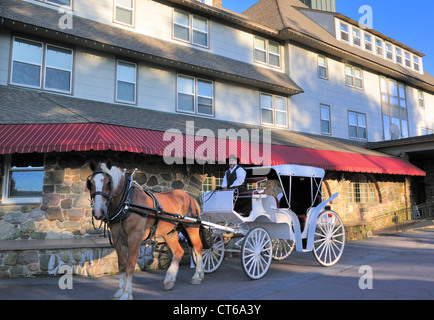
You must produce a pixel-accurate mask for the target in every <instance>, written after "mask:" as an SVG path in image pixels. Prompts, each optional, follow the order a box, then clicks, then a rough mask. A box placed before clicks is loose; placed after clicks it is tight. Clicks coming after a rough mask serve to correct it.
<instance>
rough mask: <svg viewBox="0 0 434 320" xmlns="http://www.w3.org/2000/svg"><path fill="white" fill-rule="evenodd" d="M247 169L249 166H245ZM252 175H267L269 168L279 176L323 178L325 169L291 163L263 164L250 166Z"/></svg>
mask: <svg viewBox="0 0 434 320" xmlns="http://www.w3.org/2000/svg"><path fill="white" fill-rule="evenodd" d="M246 169H249V168H246ZM250 169H251V170H252V174H253V175H254V176H264V175H267V173H268V172H269V170H274V171H275V172H276V173H277V174H278V175H279V176H298V177H315V178H324V175H325V171H324V169H321V168H316V167H308V166H299V165H293V164H282V165H277V166H263V167H260V168H255V167H253V168H250Z"/></svg>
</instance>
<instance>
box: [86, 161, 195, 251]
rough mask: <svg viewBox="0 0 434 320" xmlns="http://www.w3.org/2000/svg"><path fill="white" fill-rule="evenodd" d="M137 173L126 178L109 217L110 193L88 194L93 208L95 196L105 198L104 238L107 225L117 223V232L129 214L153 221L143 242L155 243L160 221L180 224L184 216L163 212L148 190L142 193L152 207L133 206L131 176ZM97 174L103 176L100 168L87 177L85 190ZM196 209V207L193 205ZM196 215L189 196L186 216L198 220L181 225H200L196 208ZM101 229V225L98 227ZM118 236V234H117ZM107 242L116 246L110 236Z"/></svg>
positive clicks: (133, 188) (102, 221)
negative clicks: (150, 200)
mask: <svg viewBox="0 0 434 320" xmlns="http://www.w3.org/2000/svg"><path fill="white" fill-rule="evenodd" d="M136 171H137V169H135V170H134V171H133V173H132V174H131V175H130V176H129V177H128V178H126V182H125V186H124V188H123V191H122V200H121V202H120V204H119V206H118V208H116V210H115V211H114V213H113V214H112V215H110V210H109V207H110V204H111V199H112V193H110V194H107V193H105V192H102V191H96V192H93V193H90V198H91V206H92V207H93V199H94V198H95V196H97V195H101V196H102V197H104V198H106V199H107V201H106V206H107V214H105V215H104V217H102V218H101V219H100V220H101V224H102V223H104V224H105V225H104V236H105V231H106V227H107V225H109V226H110V225H111V224H116V223H119V231H120V230H121V227H122V221H123V220H125V219H126V218H128V217H129V216H130V214H131V213H136V214H138V215H140V216H142V217H145V218H147V217H150V218H153V219H154V224H153V225H152V226H151V229H150V232H149V235H148V237H147V239H146V240H145V241H149V240H150V241H155V232H156V229H157V226H158V223H159V221H160V220H163V221H167V222H171V223H174V224H177V223H179V222H181V220H183V219H184V216H182V215H180V214H177V213H170V212H167V211H164V209H163V207H162V206H161V204H160V202H159V201H158V199H157V197H156V196H155V195H154V194H153V193H152V192H151V191H150V190H148V189H146V188H143V191H144V192H145V193H146V194H147V195H148V196H149V197H150V198H151V199H152V202H153V207H152V208H150V207H146V206H142V205H138V204H134V203H132V202H131V200H132V198H133V195H134V191H135V185H134V183H133V176H134V173H135V172H136ZM99 173H103V174H105V172H104V171H102V169H101V168H98V169H97V170H96V171H95V172H93V173H92V174H91V175H90V176H89V177H87V188H88V189H89V190H90V178H91V177H93V176H95V175H96V174H99ZM124 173H125V169H124ZM195 207H196V205H195ZM195 209H196V214H193V208H192V201H191V196H190V206H189V210H188V213H187V215H186V216H190V217H192V218H194V219H198V220H196V222H191V221H183V222H182V223H183V224H198V225H200V220H199V215H197V212H198V208H197V207H196V208H195ZM92 225H93V226H94V228H95V229H96V227H95V224H94V215H93V214H92ZM100 227H101V225H100ZM118 234H119V233H118ZM119 238H120V237H118V239H117V241H119ZM109 240H110V244H111V245H112V246H116V244H117V241H116V244H114V245H113V242H112V240H111V237H110V234H109Z"/></svg>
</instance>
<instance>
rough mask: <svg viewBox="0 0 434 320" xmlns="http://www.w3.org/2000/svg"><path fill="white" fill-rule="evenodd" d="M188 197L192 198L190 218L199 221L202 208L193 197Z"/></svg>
mask: <svg viewBox="0 0 434 320" xmlns="http://www.w3.org/2000/svg"><path fill="white" fill-rule="evenodd" d="M188 197H189V198H190V205H189V208H188V216H190V217H192V218H195V219H199V218H200V207H199V204H198V203H197V201H196V199H194V198H193V197H192V196H191V195H189V194H188Z"/></svg>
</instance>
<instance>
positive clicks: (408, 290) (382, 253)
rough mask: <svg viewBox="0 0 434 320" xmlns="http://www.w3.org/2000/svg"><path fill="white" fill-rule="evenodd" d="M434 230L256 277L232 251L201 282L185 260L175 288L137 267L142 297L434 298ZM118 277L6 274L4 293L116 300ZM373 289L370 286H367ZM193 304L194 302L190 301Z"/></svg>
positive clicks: (309, 258) (367, 242)
mask: <svg viewBox="0 0 434 320" xmlns="http://www.w3.org/2000/svg"><path fill="white" fill-rule="evenodd" d="M433 271H434V228H427V229H421V230H416V231H410V232H404V233H397V234H394V235H382V236H377V237H373V238H370V239H364V240H359V241H354V242H348V243H347V244H346V247H345V251H344V254H343V256H342V258H341V260H340V261H339V263H338V264H337V265H335V266H333V267H329V268H325V267H322V266H320V265H319V264H318V263H317V262H316V260H315V258H314V257H313V255H312V254H311V253H297V252H294V253H292V254H291V255H290V256H289V257H288V258H287V259H286V260H284V261H281V262H273V263H272V264H271V267H270V269H269V271H268V273H267V275H266V276H265V277H264V278H263V279H261V280H256V281H252V280H249V279H248V278H247V277H246V276H245V275H244V273H243V271H242V268H241V264H240V259H239V258H238V257H227V258H225V261H224V262H223V264H222V266H221V267H220V269H219V270H217V271H216V272H215V273H213V274H210V275H206V277H205V280H204V282H203V284H202V285H201V286H192V285H190V284H189V280H190V277H191V276H192V275H193V270H190V269H189V268H188V267H187V266H181V267H180V270H179V274H178V280H177V284H176V286H175V288H174V289H173V290H172V291H169V292H166V291H163V290H162V288H163V279H164V275H165V271H164V270H159V271H152V272H137V273H136V274H135V278H134V290H133V293H134V298H135V299H146V300H195V301H198V300H225V301H227V300H244V301H246V302H247V301H248V302H250V303H252V300H269V299H270V300H294V299H303V300H304V299H337V300H343V299H345V300H363V299H369V300H372V299H374V300H376V299H393V300H395V299H410V300H413V299H415V300H419V299H423V300H433V299H434V272H433ZM118 279H119V277H118V276H117V275H115V276H109V277H103V278H96V279H90V278H79V277H74V278H73V283H72V284H73V288H72V289H71V290H69V289H64V290H62V289H60V288H59V278H50V277H36V278H15V279H13V278H3V279H1V278H0V299H20V300H23V299H68V300H70V299H85V300H86V299H104V300H106V299H111V298H112V295H113V294H114V292H115V291H116V289H117V286H118ZM362 288H365V289H362ZM190 303H191V302H190Z"/></svg>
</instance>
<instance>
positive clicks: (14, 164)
mask: <svg viewBox="0 0 434 320" xmlns="http://www.w3.org/2000/svg"><path fill="white" fill-rule="evenodd" d="M43 181H44V155H43V154H31V155H28V154H13V155H7V156H6V157H5V175H4V181H3V192H2V193H3V198H2V199H3V203H26V202H41V199H42V186H43Z"/></svg>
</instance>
